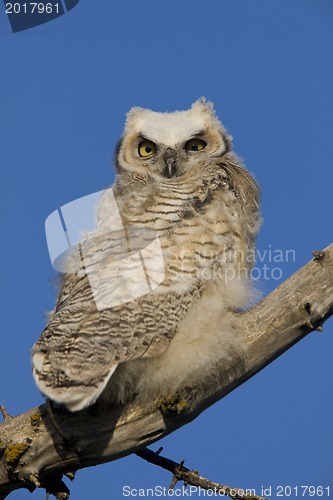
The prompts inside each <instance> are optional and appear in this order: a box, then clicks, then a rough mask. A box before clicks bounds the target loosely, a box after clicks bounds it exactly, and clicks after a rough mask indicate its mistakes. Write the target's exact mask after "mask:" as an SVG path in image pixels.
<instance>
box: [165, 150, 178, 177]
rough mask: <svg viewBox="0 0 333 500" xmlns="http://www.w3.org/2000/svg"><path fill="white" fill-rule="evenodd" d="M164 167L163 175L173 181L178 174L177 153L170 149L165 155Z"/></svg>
mask: <svg viewBox="0 0 333 500" xmlns="http://www.w3.org/2000/svg"><path fill="white" fill-rule="evenodd" d="M163 160H164V167H163V175H164V176H165V177H168V179H171V177H173V176H174V175H175V173H176V172H177V153H176V151H175V150H174V149H171V148H168V149H167V150H166V152H165V153H164V155H163Z"/></svg>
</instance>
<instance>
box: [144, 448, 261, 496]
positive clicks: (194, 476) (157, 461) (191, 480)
mask: <svg viewBox="0 0 333 500" xmlns="http://www.w3.org/2000/svg"><path fill="white" fill-rule="evenodd" d="M158 451H160V450H158ZM135 454H136V455H137V456H138V457H140V458H143V459H144V460H146V461H147V462H149V463H151V464H154V465H158V466H159V467H162V468H163V469H166V470H168V471H169V472H171V473H172V474H173V479H172V483H171V486H170V488H169V489H170V490H171V489H173V488H174V487H175V485H176V484H177V482H178V481H184V484H185V486H187V485H188V484H191V485H192V486H197V487H199V488H202V489H204V490H212V491H214V492H215V493H217V494H219V495H222V496H228V497H230V498H232V499H233V500H266V499H265V498H263V497H259V496H257V495H253V494H252V493H247V491H249V490H242V489H241V488H232V487H231V486H225V485H223V484H219V483H215V482H214V481H210V480H209V479H206V478H205V477H202V476H200V474H199V473H198V472H197V471H195V470H190V469H187V467H184V465H183V464H184V461H182V462H180V464H177V462H174V461H173V460H170V459H169V458H166V457H162V456H161V455H160V454H159V453H158V452H156V453H155V452H154V451H152V450H149V449H148V448H143V449H142V450H139V451H137V452H136V453H135Z"/></svg>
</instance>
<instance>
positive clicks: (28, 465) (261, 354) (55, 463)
mask: <svg viewBox="0 0 333 500" xmlns="http://www.w3.org/2000/svg"><path fill="white" fill-rule="evenodd" d="M198 307H199V306H198ZM203 314H204V311H203ZM332 314H333V244H332V245H330V247H328V248H327V249H325V250H324V251H323V252H315V254H314V259H313V260H312V261H311V262H309V263H308V264H307V265H306V266H304V267H303V268H302V269H300V270H299V271H298V272H297V273H296V274H294V275H293V276H291V277H290V278H289V279H288V280H287V281H285V282H284V283H283V284H282V285H280V286H279V287H278V288H277V289H276V290H275V291H274V292H272V293H271V294H270V295H268V296H267V297H266V298H265V299H264V300H263V301H262V302H260V303H259V304H258V305H256V306H255V307H253V308H252V309H251V310H249V311H247V312H245V313H243V314H241V315H240V321H241V327H242V336H243V339H244V342H245V344H246V347H247V348H246V351H245V353H244V355H243V357H242V359H241V360H240V357H239V355H237V353H235V355H233V356H230V359H228V360H226V359H225V357H224V358H222V356H221V363H220V365H219V367H218V370H216V366H214V367H210V366H207V372H206V373H205V378H204V380H202V377H201V378H200V379H199V376H198V379H197V380H196V381H195V382H194V383H193V385H192V387H191V388H190V389H189V388H187V387H183V388H181V390H180V391H179V395H178V397H179V398H180V400H181V402H182V404H175V405H173V406H172V405H170V407H168V408H167V409H165V408H161V406H160V405H159V404H158V402H157V401H156V400H152V401H151V403H150V404H145V405H144V406H140V404H138V403H137V402H136V401H133V402H132V403H130V404H128V405H125V406H122V407H117V408H114V409H112V410H110V411H108V412H105V411H102V410H100V411H98V410H96V411H95V413H94V410H93V409H92V410H87V411H83V412H79V413H74V414H69V413H67V412H66V413H65V412H61V411H57V412H56V413H55V414H54V415H53V417H52V418H51V417H50V415H49V414H48V413H47V411H46V407H45V405H41V406H39V407H37V408H34V409H32V410H30V411H28V412H26V413H24V414H23V415H19V416H18V417H14V418H7V419H6V420H5V422H4V423H3V424H1V425H0V500H1V499H2V498H5V496H6V495H7V494H8V493H9V492H11V491H13V490H14V489H17V488H22V487H24V488H28V489H29V490H33V489H34V488H36V487H38V486H39V485H40V486H42V487H44V488H46V489H47V491H50V492H51V493H53V494H55V495H56V496H57V497H58V498H68V491H67V492H66V491H65V489H66V487H65V485H64V484H63V483H62V481H61V477H62V474H66V473H68V474H72V473H73V471H75V470H77V469H80V468H83V467H89V466H91V465H97V464H99V463H103V462H108V461H111V460H116V459H118V458H121V457H123V456H125V455H128V454H130V453H133V452H136V451H137V450H139V449H140V448H144V447H146V446H147V445H149V444H151V443H153V442H154V441H156V440H158V439H160V438H162V437H164V436H166V435H167V434H169V433H171V432H173V431H174V430H176V429H178V428H179V427H181V426H182V425H185V424H187V423H188V422H190V421H191V420H193V419H194V418H196V417H197V416H198V415H199V414H200V413H201V412H202V411H203V410H205V409H206V408H207V407H208V406H210V405H212V404H213V403H215V402H216V401H218V400H219V399H221V398H222V397H224V396H225V395H227V394H228V393H229V392H231V391H232V390H233V389H235V388H236V387H237V386H239V385H240V384H242V383H243V382H245V381H246V380H248V379H249V378H250V377H252V376H253V375H254V374H255V373H257V372H258V371H259V370H261V369H262V368H264V367H265V366H266V365H267V364H269V363H270V362H272V361H273V360H274V359H275V358H277V357H278V356H279V355H281V354H282V353H283V352H284V351H286V350H287V349H288V348H289V347H291V346H292V345H294V344H295V343H296V342H298V341H299V340H301V339H302V338H303V337H305V336H306V335H307V334H308V333H310V332H311V331H312V330H314V329H320V328H321V326H322V324H323V323H324V321H325V320H327V319H328V318H329V317H330V316H331V315H332ZM222 359H223V362H222ZM5 415H6V413H5ZM54 420H55V421H56V422H57V427H58V428H60V429H61V431H62V432H61V434H60V433H59V432H58V431H57V428H56V427H55V426H54V423H53V421H54ZM64 436H65V438H64ZM66 495H67V496H66Z"/></svg>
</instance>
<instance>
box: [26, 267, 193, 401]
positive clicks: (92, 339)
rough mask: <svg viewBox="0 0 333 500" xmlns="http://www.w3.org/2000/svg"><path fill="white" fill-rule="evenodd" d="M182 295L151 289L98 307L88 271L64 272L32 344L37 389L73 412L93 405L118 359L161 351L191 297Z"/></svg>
mask: <svg viewBox="0 0 333 500" xmlns="http://www.w3.org/2000/svg"><path fill="white" fill-rule="evenodd" d="M187 295H188V296H187V298H186V297H184V295H182V296H181V297H180V296H179V295H177V294H173V293H169V294H163V293H162V294H161V293H154V292H150V293H148V294H146V295H144V296H142V297H139V298H137V299H135V300H132V301H129V302H127V303H123V304H121V305H117V306H114V307H112V308H108V309H103V310H98V309H97V307H96V301H95V298H94V295H93V291H92V287H91V283H90V281H89V279H88V277H87V275H83V276H80V275H78V274H76V275H74V276H73V275H67V276H66V277H65V278H64V282H63V286H62V289H61V292H60V295H59V299H58V303H57V306H56V309H55V313H54V315H53V317H52V319H51V321H50V322H49V324H48V326H47V327H46V328H45V330H44V331H43V333H42V334H41V336H40V338H39V340H38V341H37V342H36V344H35V346H34V347H33V352H32V360H33V373H34V377H35V380H36V383H37V386H38V387H39V389H40V391H41V392H42V393H43V394H44V395H46V396H47V397H49V398H50V399H52V400H53V401H56V402H58V403H62V404H65V405H66V406H67V408H68V409H70V410H72V411H77V410H80V409H82V408H85V407H87V406H89V405H91V404H93V403H94V402H95V401H96V399H97V398H98V397H99V395H100V394H101V393H102V391H103V389H104V388H105V386H106V384H107V383H108V381H109V379H110V377H111V376H112V374H113V373H114V371H115V369H116V368H117V366H118V365H119V364H120V363H123V362H125V361H129V360H133V359H135V358H138V357H143V356H155V355H157V354H159V353H161V352H163V351H164V349H165V348H166V346H167V345H168V344H169V342H170V340H171V338H172V337H173V336H174V334H175V332H176V330H177V326H178V323H179V321H180V319H181V318H182V317H183V316H184V313H185V312H186V309H187V308H188V307H189V305H190V303H191V301H192V294H191V293H188V294H187Z"/></svg>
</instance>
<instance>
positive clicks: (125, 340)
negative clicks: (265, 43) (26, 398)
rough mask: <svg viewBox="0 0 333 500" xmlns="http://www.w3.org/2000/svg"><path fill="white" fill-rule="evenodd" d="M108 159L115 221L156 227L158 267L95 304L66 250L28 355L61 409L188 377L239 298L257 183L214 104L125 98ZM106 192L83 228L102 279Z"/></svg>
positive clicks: (210, 352) (213, 349)
mask: <svg viewBox="0 0 333 500" xmlns="http://www.w3.org/2000/svg"><path fill="white" fill-rule="evenodd" d="M116 170H117V176H116V181H115V184H114V186H113V193H114V195H115V198H116V200H117V205H118V209H119V213H120V216H121V219H122V223H123V225H124V228H125V232H126V231H127V229H128V228H131V229H133V228H134V230H135V228H146V229H147V230H153V231H155V232H156V233H157V235H158V238H159V242H160V246H161V249H162V253H163V261H164V263H163V265H164V275H163V276H164V279H163V281H162V282H161V283H160V284H159V286H157V287H155V288H154V289H150V291H149V292H148V293H146V294H144V295H142V296H140V297H137V298H135V299H133V300H128V301H125V302H124V301H122V303H119V304H118V305H114V306H113V307H110V308H103V309H102V310H100V309H99V308H98V307H97V305H96V300H95V299H94V295H93V292H92V287H91V283H90V281H89V278H88V276H87V273H86V272H85V267H84V266H81V267H80V266H76V267H75V265H74V264H75V261H79V260H80V259H81V260H82V252H81V254H80V252H79V251H77V252H74V253H73V254H72V255H71V256H70V257H69V258H68V259H69V261H70V262H72V263H73V262H74V264H73V266H72V271H71V272H67V273H66V274H65V275H64V277H63V280H62V284H61V288H60V293H59V297H58V300H57V304H56V307H55V309H54V311H53V312H52V313H51V315H50V319H49V323H48V325H47V327H46V328H45V330H44V331H43V333H42V334H41V336H40V338H39V340H38V341H37V342H36V344H35V346H34V347H33V365H34V377H35V380H36V383H37V385H38V387H39V389H40V390H41V392H42V393H43V394H44V395H46V396H47V397H49V398H50V399H51V400H53V401H55V402H57V403H61V404H63V405H65V406H66V407H67V408H68V409H69V410H71V411H78V410H81V409H83V408H86V407H88V406H90V405H92V404H93V403H94V402H95V401H96V400H97V399H98V398H99V399H100V400H109V401H110V402H111V403H112V404H119V403H122V402H125V401H128V400H130V399H131V398H133V397H134V396H135V397H139V398H140V397H145V395H146V396H147V395H149V396H150V397H151V396H152V395H156V396H157V395H159V394H162V393H170V392H172V391H175V390H176V389H177V386H178V385H179V384H181V383H183V382H184V381H186V383H187V385H190V384H191V377H192V376H193V374H194V373H195V372H196V371H198V370H200V371H201V372H202V373H204V370H205V367H206V366H207V364H209V365H211V364H212V363H214V362H215V360H216V359H217V358H219V359H220V357H221V352H225V353H226V356H227V355H228V350H229V349H230V348H239V349H242V347H241V345H240V342H239V341H238V340H237V329H236V327H235V325H234V323H233V317H234V316H235V315H234V314H233V312H234V311H235V310H238V309H240V308H242V307H244V305H245V304H246V302H247V301H248V298H249V289H250V279H249V274H250V269H251V264H252V260H253V259H252V258H249V255H252V256H253V251H254V244H255V239H256V236H257V232H258V229H259V226H260V215H259V210H258V203H259V190H258V186H257V184H256V182H255V181H254V179H253V177H252V176H251V175H250V173H249V172H248V171H247V170H246V169H245V168H244V167H243V166H242V165H241V162H240V160H239V158H238V157H237V156H236V155H235V154H234V153H233V152H232V151H231V137H230V136H229V135H228V134H227V132H226V130H225V128H224V127H223V125H222V124H221V123H220V121H219V120H218V118H217V116H216V115H215V112H214V109H213V105H212V104H211V103H209V102H206V100H205V99H200V100H198V101H196V102H195V103H194V104H193V105H192V107H191V108H190V109H189V110H187V111H176V112H171V113H158V112H154V111H151V110H148V109H142V108H132V109H131V110H130V111H129V113H128V115H127V121H126V126H125V131H124V134H123V137H122V139H121V140H120V142H119V145H118V147H117V151H116ZM109 201H110V200H109V198H108V194H107V192H106V194H104V195H102V196H101V200H100V203H99V206H98V210H97V218H96V220H97V228H96V230H95V232H93V233H92V234H90V237H89V238H88V240H89V241H88V247H89V250H88V253H89V255H90V258H91V260H92V261H93V260H94V259H95V258H97V257H96V256H98V260H99V262H102V263H104V264H103V265H104V266H105V268H104V269H103V272H104V275H105V276H104V278H105V280H106V283H107V281H108V279H109V278H108V276H109V274H108V273H110V281H112V280H113V279H114V277H115V275H114V272H113V274H112V273H111V271H108V262H107V258H104V253H105V252H106V253H107V249H108V248H109V246H110V241H112V238H116V239H117V237H115V236H114V235H113V234H112V227H108V224H107V221H108V220H109V215H110V213H109V212H110V210H111V208H110V207H111V205H110V203H109ZM100 227H103V228H104V229H103V231H99V228H100ZM105 228H106V229H105ZM83 245H84V242H83ZM103 259H104V260H103ZM104 261H105V262H104ZM79 267H80V268H79ZM117 283H118V287H119V286H120V287H121V280H120V282H119V280H118V282H117ZM119 283H120V284H119ZM118 292H119V290H118V291H117V290H114V293H116V294H117V293H118ZM103 293H104V294H109V293H111V292H110V291H108V290H107V289H106V291H104V292H103ZM198 305H199V306H200V307H198ZM217 353H218V356H217Z"/></svg>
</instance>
